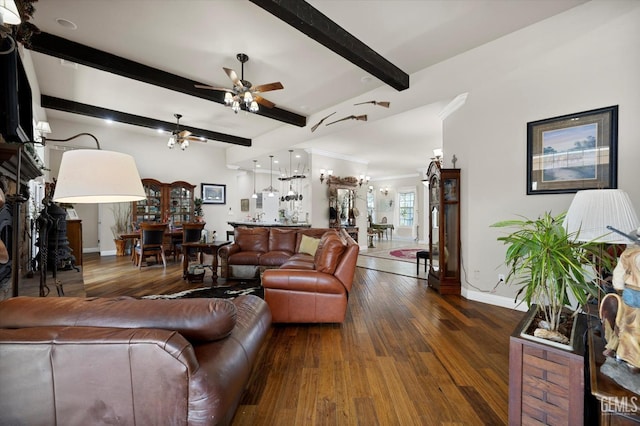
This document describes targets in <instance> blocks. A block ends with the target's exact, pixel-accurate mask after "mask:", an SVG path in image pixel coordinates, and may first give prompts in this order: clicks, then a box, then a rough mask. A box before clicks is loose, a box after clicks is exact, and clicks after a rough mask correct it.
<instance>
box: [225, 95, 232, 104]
mask: <svg viewBox="0 0 640 426" xmlns="http://www.w3.org/2000/svg"><path fill="white" fill-rule="evenodd" d="M224 103H225V105H227V106H231V104H232V103H233V95H232V94H231V93H229V92H226V93H225V94H224Z"/></svg>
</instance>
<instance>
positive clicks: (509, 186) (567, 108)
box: [425, 1, 640, 304]
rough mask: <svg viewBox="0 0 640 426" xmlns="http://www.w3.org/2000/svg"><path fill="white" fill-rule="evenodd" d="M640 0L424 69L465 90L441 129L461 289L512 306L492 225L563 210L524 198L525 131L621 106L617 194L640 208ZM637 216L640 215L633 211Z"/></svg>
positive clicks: (595, 7) (576, 15)
mask: <svg viewBox="0 0 640 426" xmlns="http://www.w3.org/2000/svg"><path fill="white" fill-rule="evenodd" d="M460 70H465V72H464V74H461V73H460ZM639 76H640V2H635V1H617V2H616V1H607V2H604V1H594V2H590V3H587V4H585V5H583V6H580V7H577V8H574V9H571V10H569V11H568V12H566V13H564V14H562V15H559V16H556V17H553V18H551V19H548V20H546V21H544V22H542V23H539V24H537V25H534V26H532V27H529V28H526V29H524V30H521V31H519V32H517V33H514V34H512V35H509V36H507V37H504V38H503V39H500V40H498V41H496V42H493V43H490V44H487V45H485V46H482V47H480V48H478V49H475V50H473V51H470V52H468V53H466V54H464V55H460V56H458V57H456V58H453V59H452V60H449V61H447V62H445V63H441V64H439V65H438V66H435V67H432V69H430V70H428V77H427V76H425V78H428V79H432V80H433V81H442V82H446V84H452V85H459V86H460V87H462V86H463V87H466V88H467V89H468V91H469V97H468V99H467V103H466V105H465V106H464V107H463V108H461V109H460V110H459V111H458V112H456V113H455V114H453V115H452V116H451V117H450V118H448V119H447V120H445V123H444V151H445V156H446V157H447V158H451V155H452V154H456V156H457V157H458V158H459V160H460V161H459V163H458V165H459V167H460V168H461V169H462V176H461V179H462V189H461V195H462V204H461V206H462V210H463V212H462V261H463V264H464V269H463V289H464V293H465V294H466V295H467V297H469V298H474V299H480V300H491V301H493V302H497V301H496V300H495V296H505V297H506V298H508V299H505V300H508V303H507V304H511V300H513V296H514V295H515V293H516V288H507V287H504V286H501V287H498V289H497V291H496V293H495V294H491V293H486V292H487V291H490V290H491V289H492V288H493V287H494V285H495V283H496V282H497V275H498V273H505V272H506V268H505V267H504V265H503V259H504V254H505V246H504V245H502V244H501V243H498V242H497V241H496V238H497V237H498V236H499V235H500V231H498V230H496V229H493V228H490V227H489V226H490V225H491V224H492V223H495V222H497V221H499V220H503V219H512V218H516V217H515V215H524V216H527V217H532V218H535V217H537V216H538V215H539V214H541V213H543V212H544V211H552V212H553V214H558V213H561V212H563V211H565V210H567V209H568V207H569V204H570V203H571V200H572V199H573V194H556V195H529V196H528V195H526V142H527V139H526V137H527V136H526V124H527V122H530V121H535V120H540V119H545V118H551V117H555V116H559V115H564V114H570V113H574V112H580V111H586V110H591V109H596V108H601V107H608V106H611V105H619V108H620V115H619V123H618V125H619V140H618V148H619V154H618V187H619V188H620V189H623V190H625V191H627V192H628V193H629V195H630V197H631V199H632V200H633V202H634V204H635V207H636V210H637V209H638V208H640V185H638V181H639V180H638V178H639V177H640V172H639V169H638V159H640V143H639V142H640V121H639V120H638V119H637V117H638V116H640V77H639ZM638 211H640V210H638Z"/></svg>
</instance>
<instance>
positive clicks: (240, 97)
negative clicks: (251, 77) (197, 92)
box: [195, 53, 284, 114]
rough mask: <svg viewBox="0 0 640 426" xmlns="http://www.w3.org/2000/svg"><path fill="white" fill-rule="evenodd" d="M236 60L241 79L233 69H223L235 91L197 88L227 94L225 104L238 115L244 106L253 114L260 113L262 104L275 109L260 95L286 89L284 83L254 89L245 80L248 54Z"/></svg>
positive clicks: (237, 57)
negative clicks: (238, 64)
mask: <svg viewBox="0 0 640 426" xmlns="http://www.w3.org/2000/svg"><path fill="white" fill-rule="evenodd" d="M236 59H237V60H238V61H240V64H241V65H240V66H241V70H240V78H238V74H237V73H236V72H235V71H234V70H232V69H231V68H223V69H224V71H225V73H227V76H229V78H230V79H231V81H232V82H233V89H227V88H224V87H214V86H204V85H201V84H196V85H195V87H197V88H198V89H210V90H221V91H224V92H226V93H225V94H224V104H225V105H226V106H228V107H231V109H232V110H233V112H235V113H236V114H237V113H238V112H240V110H241V109H242V105H244V107H245V109H246V110H247V111H249V112H253V113H256V112H258V111H259V108H258V104H261V105H263V106H265V107H267V108H273V107H274V106H275V104H274V103H273V102H271V101H268V100H266V99H265V98H263V97H262V96H259V95H258V93H262V92H269V91H271V90H280V89H284V86H282V83H280V82H279V81H277V82H273V83H269V84H261V85H259V86H256V87H253V85H252V84H251V82H250V81H247V80H245V79H244V64H245V62H247V61H248V60H249V56H248V55H247V54H246V53H238V54H237V55H236Z"/></svg>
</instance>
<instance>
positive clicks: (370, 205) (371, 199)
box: [367, 191, 376, 222]
mask: <svg viewBox="0 0 640 426" xmlns="http://www.w3.org/2000/svg"><path fill="white" fill-rule="evenodd" d="M375 209H376V205H375V200H374V197H373V191H368V192H367V214H368V215H369V218H370V219H371V222H373V212H374V211H375Z"/></svg>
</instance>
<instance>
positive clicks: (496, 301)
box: [462, 287, 528, 312]
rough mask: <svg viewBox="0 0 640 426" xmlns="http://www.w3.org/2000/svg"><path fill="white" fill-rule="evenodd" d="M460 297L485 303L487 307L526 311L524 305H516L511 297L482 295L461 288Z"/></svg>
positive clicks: (482, 293)
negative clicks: (493, 306)
mask: <svg viewBox="0 0 640 426" xmlns="http://www.w3.org/2000/svg"><path fill="white" fill-rule="evenodd" d="M462 297H464V298H466V299H469V300H474V301H476V302H481V303H487V304H489V305H495V306H500V307H503V308H507V309H515V310H518V311H522V312H526V311H527V310H528V308H527V305H526V303H518V302H517V301H514V300H513V298H511V297H505V296H498V295H496V294H492V293H484V292H481V291H475V290H468V289H466V288H465V287H462Z"/></svg>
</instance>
